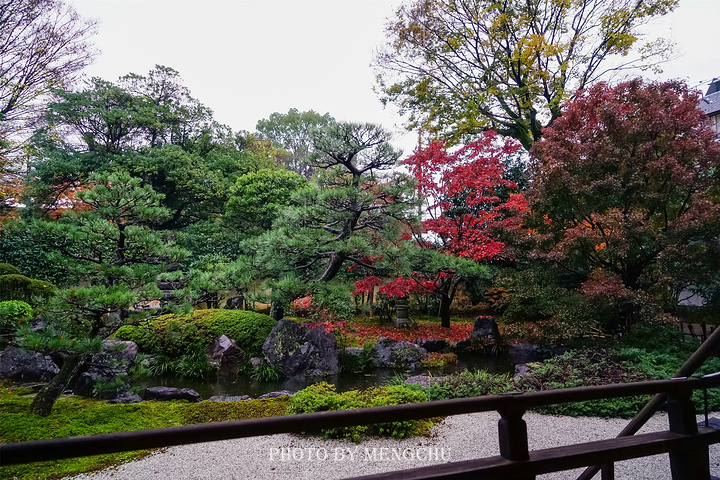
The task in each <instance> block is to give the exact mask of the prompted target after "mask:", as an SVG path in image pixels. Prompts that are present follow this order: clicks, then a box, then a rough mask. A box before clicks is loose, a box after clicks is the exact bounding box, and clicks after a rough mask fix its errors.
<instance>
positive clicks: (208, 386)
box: [133, 354, 517, 399]
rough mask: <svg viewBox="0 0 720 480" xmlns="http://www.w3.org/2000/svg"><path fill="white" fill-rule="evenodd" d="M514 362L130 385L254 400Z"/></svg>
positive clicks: (469, 359) (503, 367)
mask: <svg viewBox="0 0 720 480" xmlns="http://www.w3.org/2000/svg"><path fill="white" fill-rule="evenodd" d="M516 363H517V361H516V360H514V359H512V358H511V357H509V356H508V355H484V354H459V355H458V362H457V364H454V365H449V366H444V367H437V368H420V369H416V370H413V371H410V370H401V369H392V368H374V369H371V370H368V371H364V372H341V373H340V374H339V375H335V376H328V377H320V378H308V377H292V378H285V379H279V380H275V381H259V380H254V379H252V378H250V377H249V376H247V375H228V376H221V375H212V376H208V377H206V378H189V377H183V376H180V375H174V374H165V375H158V376H151V377H146V378H143V379H138V380H136V381H134V382H133V387H136V388H140V389H144V388H147V387H158V386H162V387H177V388H190V389H192V390H195V391H196V392H197V393H199V394H200V396H201V397H202V398H203V399H209V398H210V397H212V396H214V395H228V396H240V395H248V396H250V397H253V398H257V397H259V396H260V395H263V394H266V393H269V392H274V391H279V390H289V391H291V392H296V391H299V390H302V389H303V388H305V387H307V386H308V385H312V384H313V383H316V382H318V381H325V382H328V383H331V384H334V385H335V386H336V388H337V391H339V392H343V391H348V390H357V389H364V388H368V387H375V386H380V385H384V384H386V383H387V382H389V381H390V380H392V379H393V378H394V377H397V376H405V377H409V376H413V375H429V376H434V377H438V376H443V375H449V374H452V373H456V372H460V371H463V370H466V369H467V370H486V371H488V372H489V373H498V374H502V373H507V374H513V373H514V371H515V370H514V368H515V364H516Z"/></svg>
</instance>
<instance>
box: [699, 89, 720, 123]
mask: <svg viewBox="0 0 720 480" xmlns="http://www.w3.org/2000/svg"><path fill="white" fill-rule="evenodd" d="M700 110H702V111H703V112H705V115H707V116H708V117H712V116H713V115H718V114H720V92H715V93H711V94H710V95H705V96H704V97H703V98H702V99H701V100H700Z"/></svg>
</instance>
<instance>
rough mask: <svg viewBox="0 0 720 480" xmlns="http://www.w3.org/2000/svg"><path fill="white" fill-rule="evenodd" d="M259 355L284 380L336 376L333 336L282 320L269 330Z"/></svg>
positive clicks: (335, 349) (334, 341)
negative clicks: (263, 357)
mask: <svg viewBox="0 0 720 480" xmlns="http://www.w3.org/2000/svg"><path fill="white" fill-rule="evenodd" d="M262 351H263V353H264V354H265V357H266V358H267V361H268V364H269V365H271V366H275V367H280V368H281V369H282V373H283V374H284V375H285V376H288V377H297V376H304V377H320V376H326V375H337V374H338V373H339V372H340V359H339V355H338V351H337V341H336V340H335V336H334V335H333V334H332V333H330V332H326V331H325V330H324V329H323V328H321V327H316V328H310V327H309V326H307V325H306V324H299V323H296V322H293V321H292V320H289V319H287V318H283V319H281V320H279V321H278V323H277V324H276V325H275V326H274V327H273V329H272V331H271V332H270V335H268V338H267V339H266V340H265V343H264V344H263V347H262Z"/></svg>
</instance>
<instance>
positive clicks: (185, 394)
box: [145, 387, 202, 402]
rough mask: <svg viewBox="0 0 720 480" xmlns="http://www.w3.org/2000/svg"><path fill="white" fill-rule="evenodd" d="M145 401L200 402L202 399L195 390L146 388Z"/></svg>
mask: <svg viewBox="0 0 720 480" xmlns="http://www.w3.org/2000/svg"><path fill="white" fill-rule="evenodd" d="M145 400H157V401H162V402H165V401H169V400H188V401H190V402H202V397H200V394H199V393H197V392H196V391H195V390H191V389H189V388H174V387H148V388H146V389H145Z"/></svg>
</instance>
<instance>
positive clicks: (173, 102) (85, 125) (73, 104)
mask: <svg viewBox="0 0 720 480" xmlns="http://www.w3.org/2000/svg"><path fill="white" fill-rule="evenodd" d="M56 93H57V97H58V98H57V101H55V102H53V103H51V104H50V105H49V108H48V114H47V116H46V121H47V127H46V128H45V129H41V130H39V131H38V132H37V133H36V135H35V137H34V140H33V147H34V151H33V152H32V160H31V161H30V167H31V170H32V172H33V174H32V176H31V177H30V178H29V181H28V185H29V192H28V194H27V195H26V199H27V202H28V203H29V204H30V206H31V207H34V210H41V211H45V212H47V211H51V210H53V209H55V208H57V206H58V204H62V203H63V202H66V201H67V198H68V196H72V195H74V191H75V190H76V189H77V188H79V187H81V186H82V185H83V184H84V182H85V181H86V180H87V178H88V177H89V176H90V175H91V174H92V173H98V172H110V171H113V170H116V169H121V170H125V171H128V172H130V173H131V174H132V175H133V176H136V177H139V178H142V179H143V181H144V182H145V183H146V184H149V185H151V186H152V187H153V189H155V190H156V191H157V192H159V193H162V194H164V197H163V200H162V201H163V205H164V206H165V207H167V208H169V209H170V211H171V212H172V215H171V216H170V217H168V218H167V220H166V224H165V225H163V228H172V229H179V228H183V227H186V226H188V225H190V224H193V223H196V222H199V221H203V220H207V219H209V218H212V217H219V216H220V215H221V214H222V211H223V207H224V205H225V202H226V201H227V192H228V191H229V189H230V187H231V186H232V185H233V184H234V183H235V180H236V179H237V178H239V177H240V176H242V175H243V174H245V173H248V172H250V171H255V170H257V169H259V168H268V167H270V166H272V165H273V162H274V159H273V158H272V157H271V156H266V157H264V156H263V153H257V152H255V151H251V150H248V149H245V148H243V146H242V145H241V144H242V143H243V141H244V140H243V139H241V138H238V137H237V136H235V135H233V134H232V132H231V131H230V129H229V128H227V127H225V126H223V125H219V124H217V123H216V122H215V121H214V120H213V119H212V112H211V111H210V110H209V109H208V108H207V107H204V106H203V105H202V104H200V103H199V102H198V101H197V100H195V99H193V98H192V97H191V96H190V95H189V92H188V90H187V88H186V87H184V86H183V85H182V84H181V80H180V78H179V75H178V73H177V72H176V71H175V70H173V69H171V68H168V67H163V66H156V67H155V69H153V70H152V71H150V73H149V74H148V75H147V76H141V75H136V74H130V75H127V76H125V77H122V78H121V79H120V80H119V81H118V82H116V83H113V82H108V81H106V80H102V79H99V78H93V79H92V80H91V81H90V82H89V83H87V84H86V86H85V88H84V89H81V90H79V91H67V90H58V91H57V92H56Z"/></svg>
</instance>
